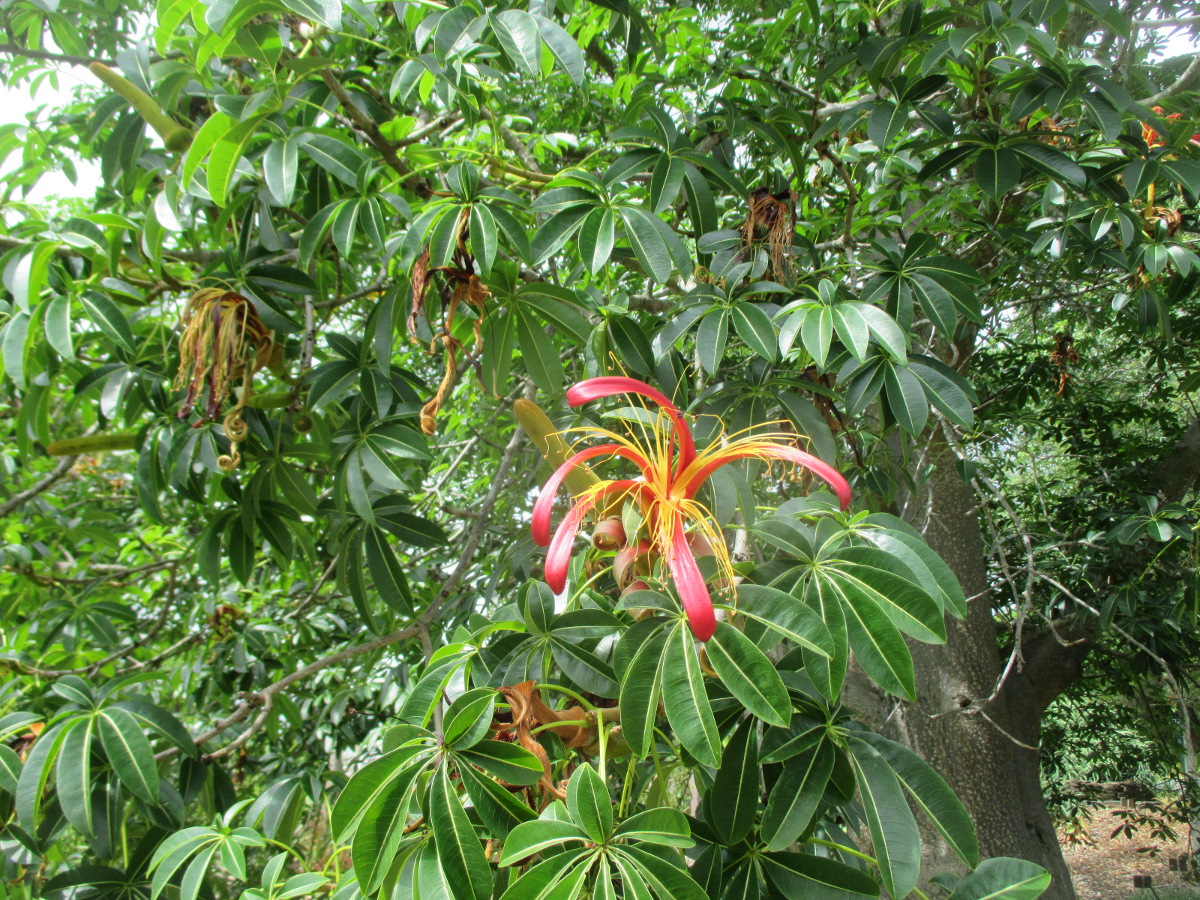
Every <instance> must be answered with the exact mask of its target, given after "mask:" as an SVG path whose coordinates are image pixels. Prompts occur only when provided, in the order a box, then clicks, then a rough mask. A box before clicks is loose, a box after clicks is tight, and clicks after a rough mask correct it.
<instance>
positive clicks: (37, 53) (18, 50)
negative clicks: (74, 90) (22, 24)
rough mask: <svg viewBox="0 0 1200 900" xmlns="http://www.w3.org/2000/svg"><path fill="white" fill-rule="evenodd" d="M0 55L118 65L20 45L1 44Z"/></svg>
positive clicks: (83, 63) (82, 64)
mask: <svg viewBox="0 0 1200 900" xmlns="http://www.w3.org/2000/svg"><path fill="white" fill-rule="evenodd" d="M0 53H9V54H12V55H13V56H23V57H25V58H26V59H44V60H46V61H47V62H60V63H67V64H68V65H72V66H90V65H91V64H92V63H94V62H98V63H103V64H104V65H106V66H115V65H116V63H115V62H114V61H113V60H111V59H97V58H96V57H93V56H71V55H70V54H69V53H51V52H50V51H49V50H34V49H32V48H31V47H22V46H21V45H20V44H0Z"/></svg>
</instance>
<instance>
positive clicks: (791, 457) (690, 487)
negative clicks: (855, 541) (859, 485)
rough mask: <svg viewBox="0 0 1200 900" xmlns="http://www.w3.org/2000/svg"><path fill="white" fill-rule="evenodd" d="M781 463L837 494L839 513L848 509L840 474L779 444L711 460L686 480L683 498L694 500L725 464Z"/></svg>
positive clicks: (846, 487) (808, 455) (847, 495)
mask: <svg viewBox="0 0 1200 900" xmlns="http://www.w3.org/2000/svg"><path fill="white" fill-rule="evenodd" d="M748 458H754V459H764V458H769V459H782V460H784V461H785V462H791V463H795V464H796V465H798V466H803V467H804V468H806V469H808V470H809V471H810V472H812V473H813V474H814V475H816V476H817V477H819V478H821V479H823V480H824V481H825V482H826V483H827V484H828V485H829V486H830V487H831V488H833V492H834V493H835V494H837V498H838V500H839V502H840V503H841V505H842V509H849V507H850V484H849V483H848V482H847V481H846V479H845V478H843V477H842V473H841V472H839V471H838V470H837V469H835V468H834V467H833V466H831V465H829V463H827V462H825V461H824V460H821V459H818V458H817V457H815V456H813V455H812V454H811V453H805V452H804V451H803V450H799V449H797V448H795V447H786V446H784V445H783V444H766V445H765V446H764V445H759V446H757V447H753V448H748V449H746V450H737V449H733V450H730V451H729V452H728V453H727V454H722V455H721V456H720V457H718V458H717V459H715V460H713V461H712V462H711V463H709V464H708V465H706V466H704V467H703V468H702V469H700V471H698V472H697V473H696V474H695V475H693V476H691V477H690V478H689V479H688V483H687V485H686V486H685V488H684V494H685V496H687V497H694V496H696V492H697V491H698V490H700V486H701V485H702V484H704V481H705V479H707V478H708V476H709V475H711V474H712V473H713V472H715V471H716V470H717V469H719V468H720V467H721V466H723V465H725V464H726V463H731V462H733V461H734V460H738V459H748Z"/></svg>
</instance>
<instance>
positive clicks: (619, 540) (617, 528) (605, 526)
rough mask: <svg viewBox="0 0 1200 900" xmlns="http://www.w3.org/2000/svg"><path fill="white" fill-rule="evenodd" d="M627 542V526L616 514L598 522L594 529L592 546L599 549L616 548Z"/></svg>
mask: <svg viewBox="0 0 1200 900" xmlns="http://www.w3.org/2000/svg"><path fill="white" fill-rule="evenodd" d="M624 543H625V527H624V526H623V525H622V524H621V520H620V519H618V518H616V517H615V516H614V517H613V518H610V519H604V520H603V521H601V522H599V523H597V525H596V528H595V530H594V531H592V546H593V547H595V548H596V549H597V550H616V549H617V548H618V547H620V546H621V545H622V544H624Z"/></svg>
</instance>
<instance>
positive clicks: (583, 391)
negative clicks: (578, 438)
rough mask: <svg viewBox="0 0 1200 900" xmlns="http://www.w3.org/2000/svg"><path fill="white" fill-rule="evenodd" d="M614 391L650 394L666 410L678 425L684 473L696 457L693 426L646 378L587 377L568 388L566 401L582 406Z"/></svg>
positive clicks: (676, 433)
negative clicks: (691, 426)
mask: <svg viewBox="0 0 1200 900" xmlns="http://www.w3.org/2000/svg"><path fill="white" fill-rule="evenodd" d="M614 394H638V395H639V396H642V397H648V398H649V399H651V400H653V401H654V402H655V403H657V404H658V405H659V406H661V407H662V408H663V409H665V410H666V411H667V412H668V413H669V414H670V416H671V421H672V422H673V423H674V424H675V438H676V440H678V441H679V471H680V472H682V471H683V470H684V469H686V468H687V467H688V466H690V465H691V464H692V460H694V459H695V458H696V442H695V440H694V439H693V438H692V429H691V428H690V427H689V426H688V423H687V421H686V420H685V419H684V418H683V413H682V412H680V411H679V407H678V406H676V405H675V404H674V403H672V402H671V401H670V399H669V398H668V397H667V395H666V394H664V393H663V392H662V391H660V390H659V389H658V388H655V387H651V386H650V385H648V384H646V382H644V381H638V380H637V379H636V378H627V377H625V376H624V375H606V376H604V377H602V378H588V379H586V380H584V381H581V382H579V383H578V384H573V385H571V387H569V388H567V402H568V403H569V404H571V406H582V405H583V404H584V403H590V402H592V401H593V400H599V399H600V398H601V397H611V396H613V395H614Z"/></svg>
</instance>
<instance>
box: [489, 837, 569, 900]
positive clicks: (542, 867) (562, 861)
mask: <svg viewBox="0 0 1200 900" xmlns="http://www.w3.org/2000/svg"><path fill="white" fill-rule="evenodd" d="M588 854H589V851H587V850H582V849H580V850H567V851H564V852H562V853H556V854H554V855H553V856H551V857H549V858H548V859H544V860H542V861H541V862H540V863H538V864H537V865H535V866H533V867H531V868H530V869H528V870H527V871H526V872H525V874H523V875H522V876H521V877H520V878H517V879H516V880H515V881H513V882H512V883H511V884H510V885H509V887H508V890H506V891H505V892H504V893H503V894H502V895H501V897H500V900H551V898H554V900H558V898H565V900H569V898H573V897H574V896H575V895H576V892H577V891H578V887H579V884H580V882H581V881H582V879H583V878H585V877H586V876H587V873H588V870H589V866H588V865H587V864H586V863H584V864H582V865H576V864H577V863H580V862H581V860H582V859H583V858H584V857H585V856H587V855H588ZM501 865H505V863H504V862H501Z"/></svg>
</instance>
